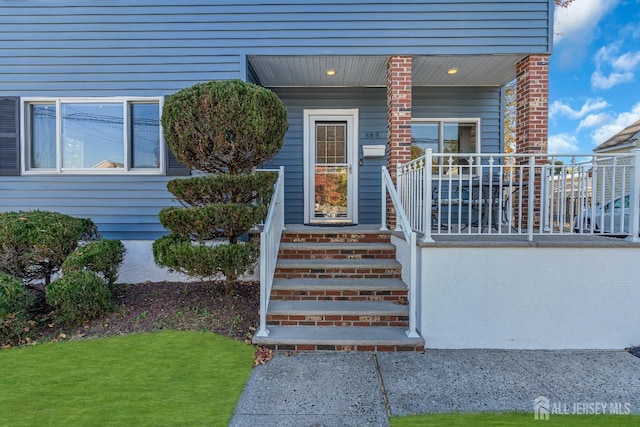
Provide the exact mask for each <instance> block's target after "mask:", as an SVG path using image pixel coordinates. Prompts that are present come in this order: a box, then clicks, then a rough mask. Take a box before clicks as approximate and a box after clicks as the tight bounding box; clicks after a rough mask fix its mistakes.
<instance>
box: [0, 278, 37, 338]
mask: <svg viewBox="0 0 640 427" xmlns="http://www.w3.org/2000/svg"><path fill="white" fill-rule="evenodd" d="M33 302H34V297H33V295H32V294H31V293H30V292H29V291H28V290H27V289H26V288H25V286H24V285H23V284H22V282H21V281H20V279H17V278H15V277H12V276H9V275H8V274H4V273H0V347H2V346H4V345H7V344H10V345H15V344H20V343H21V342H23V340H24V339H25V338H27V337H28V336H29V335H30V333H31V327H32V323H33V322H31V321H30V320H29V309H30V308H31V306H32V305H33Z"/></svg>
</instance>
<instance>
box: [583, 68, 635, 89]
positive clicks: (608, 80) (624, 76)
mask: <svg viewBox="0 0 640 427" xmlns="http://www.w3.org/2000/svg"><path fill="white" fill-rule="evenodd" d="M632 80H633V73H630V72H626V73H611V74H609V75H608V76H605V75H603V74H602V73H601V72H600V71H594V72H593V74H592V75H591V86H593V88H594V89H611V88H612V87H614V86H617V85H619V84H621V83H627V82H630V81H632Z"/></svg>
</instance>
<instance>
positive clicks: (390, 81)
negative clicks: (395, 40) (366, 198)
mask: <svg viewBox="0 0 640 427" xmlns="http://www.w3.org/2000/svg"><path fill="white" fill-rule="evenodd" d="M411 64H412V58H411V57H410V56H392V57H391V58H389V62H388V63H387V149H386V154H387V169H388V170H389V174H390V175H391V179H392V180H393V182H394V183H395V182H396V169H397V166H398V163H406V162H408V161H410V160H411ZM395 223H396V213H395V210H394V209H393V204H392V203H391V201H390V200H387V226H388V227H394V226H395Z"/></svg>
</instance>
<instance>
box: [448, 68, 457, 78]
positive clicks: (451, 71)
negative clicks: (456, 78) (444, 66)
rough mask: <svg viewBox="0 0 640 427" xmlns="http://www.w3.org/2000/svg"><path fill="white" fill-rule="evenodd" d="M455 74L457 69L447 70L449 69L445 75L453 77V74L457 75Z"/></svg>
mask: <svg viewBox="0 0 640 427" xmlns="http://www.w3.org/2000/svg"><path fill="white" fill-rule="evenodd" d="M457 72H458V69H457V68H449V69H448V70H447V74H449V75H451V76H452V75H454V74H455V73H457Z"/></svg>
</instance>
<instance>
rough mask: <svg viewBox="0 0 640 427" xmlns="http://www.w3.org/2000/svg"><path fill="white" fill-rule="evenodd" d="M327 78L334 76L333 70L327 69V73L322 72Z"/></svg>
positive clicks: (334, 71)
mask: <svg viewBox="0 0 640 427" xmlns="http://www.w3.org/2000/svg"><path fill="white" fill-rule="evenodd" d="M324 73H325V74H326V75H327V76H335V75H336V70H334V69H333V68H330V69H328V70H327V71H325V72H324Z"/></svg>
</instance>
